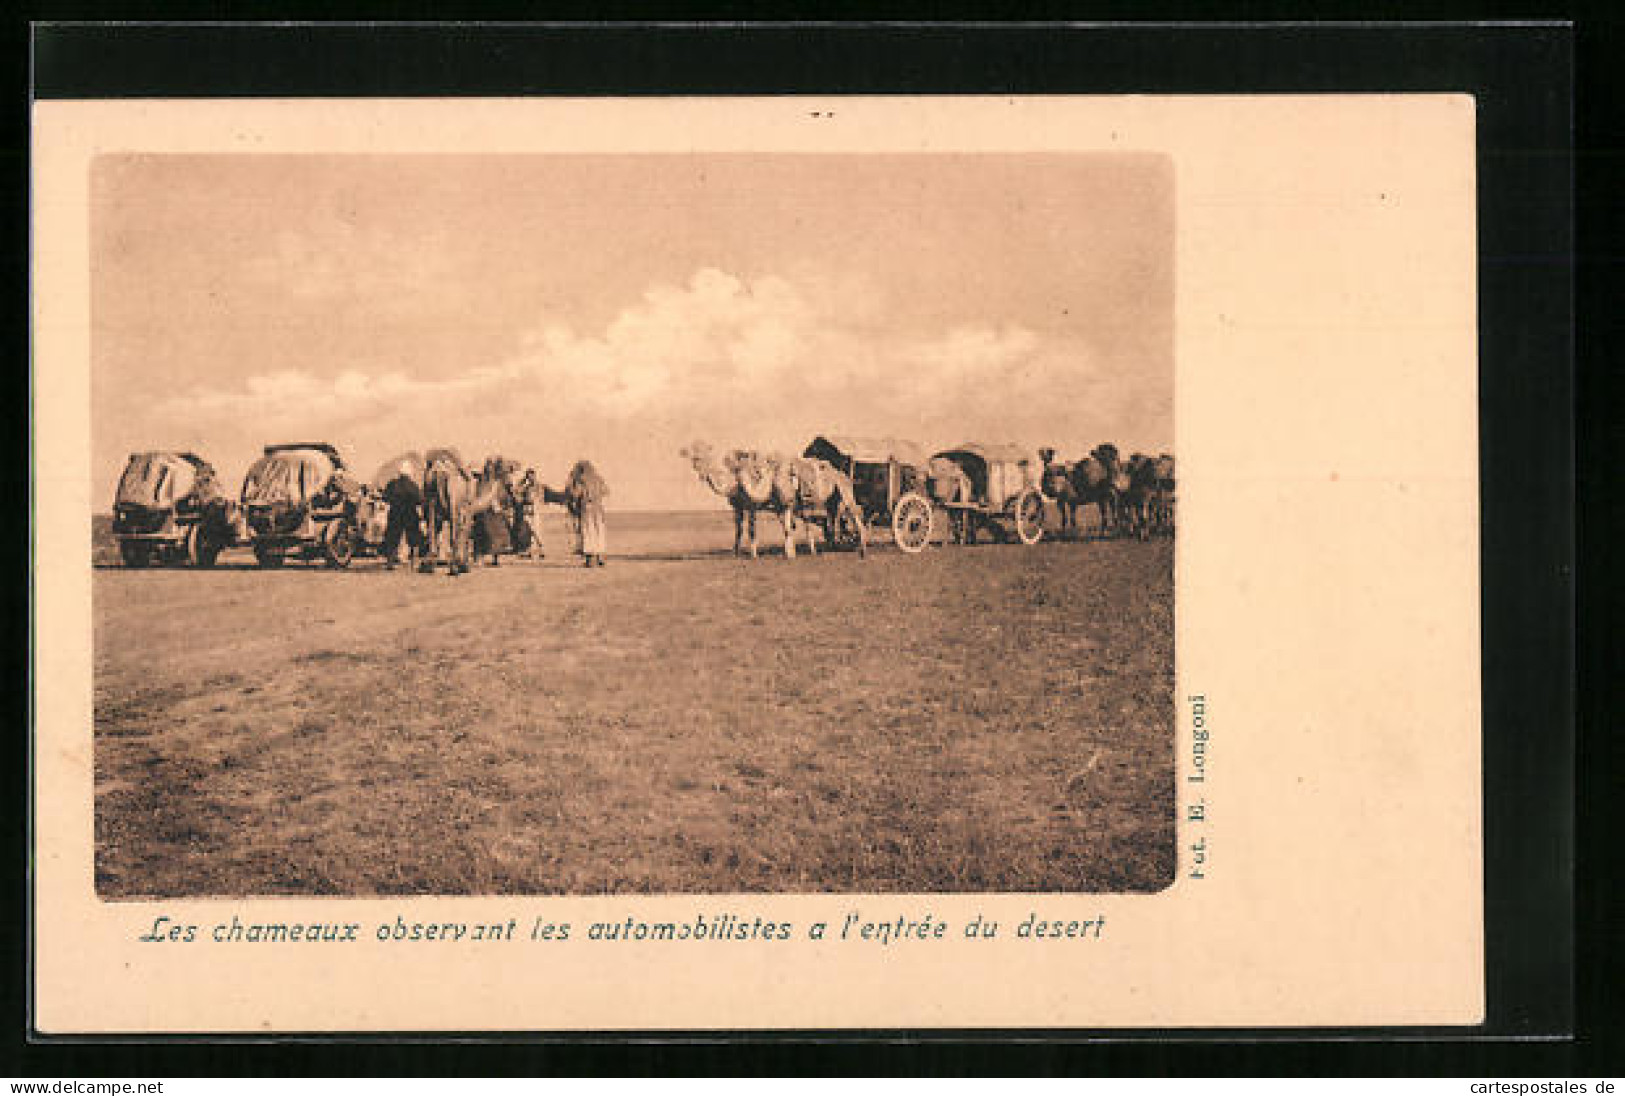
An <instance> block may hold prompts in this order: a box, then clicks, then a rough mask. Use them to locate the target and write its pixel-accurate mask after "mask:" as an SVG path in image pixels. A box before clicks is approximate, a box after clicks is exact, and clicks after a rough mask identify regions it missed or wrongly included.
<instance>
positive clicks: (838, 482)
mask: <svg viewBox="0 0 1625 1096" xmlns="http://www.w3.org/2000/svg"><path fill="white" fill-rule="evenodd" d="M790 473H791V475H792V476H793V477H794V479H795V485H796V516H797V517H798V518H799V519H801V522H802V524H803V525H805V526H806V528H807V551H808V552H810V553H811V554H812V555H815V556H816V555H817V554H818V544H817V541H816V536H817V534H816V533H815V532H814V526H817V525H822V526H823V527H824V533H825V535H826V536H827V537H828V538H829V540H830V543H832V544H833V543H834V542H835V539H836V537H837V535H838V534H839V532H840V528H841V522H842V521H843V520H844V521H845V522H846V523H847V525H848V527H849V528H851V529H853V530H855V531H856V532H857V537H858V558H859V559H865V558H867V557H868V555H869V531H868V529H867V527H865V525H864V523H863V511H862V510H860V509H859V508H858V497H857V493H856V492H855V491H853V489H852V479H851V477H850V476H848V475H847V474H846V473H845V472H843V471H841V470H840V469H839V468H837V467H835V466H834V465H833V464H831V463H829V462H828V461H826V460H820V459H818V458H817V457H799V458H797V459H796V460H793V461H791V462H790Z"/></svg>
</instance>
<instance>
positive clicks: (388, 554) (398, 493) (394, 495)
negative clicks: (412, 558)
mask: <svg viewBox="0 0 1625 1096" xmlns="http://www.w3.org/2000/svg"><path fill="white" fill-rule="evenodd" d="M384 502H386V503H388V505H389V524H388V525H387V526H386V527H385V528H384V558H385V559H386V560H387V561H388V563H387V564H386V566H388V567H389V569H390V570H394V569H395V565H396V564H397V563H399V562H400V550H401V538H402V537H403V536H404V537H405V538H406V544H407V547H408V548H409V549H410V550H411V551H413V552H414V553H416V554H417V555H422V554H423V519H422V512H423V489H422V488H421V487H419V486H418V482H417V480H415V479H413V478H412V477H411V476H409V475H407V474H406V473H405V472H402V473H401V474H400V475H398V476H396V477H395V478H394V479H392V480H390V481H389V484H388V485H387V486H386V487H385V488H384Z"/></svg>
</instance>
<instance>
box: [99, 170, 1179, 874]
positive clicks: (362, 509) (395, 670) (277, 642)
mask: <svg viewBox="0 0 1625 1096" xmlns="http://www.w3.org/2000/svg"><path fill="white" fill-rule="evenodd" d="M1178 185H1179V182H1178V179H1177V178H1176V173H1175V171H1174V165H1173V162H1172V159H1171V157H1169V156H1168V155H1167V154H1165V153H1160V152H1156V151H1106V152H1071V153H942V154H923V155H922V154H914V155H899V154H878V153H870V154H788V153H750V154H747V153H706V152H694V153H689V154H624V155H586V154H555V155H501V154H463V155H371V154H307V155H288V154H247V153H226V154H154V153H121V152H109V153H106V154H102V155H99V156H97V157H96V158H95V159H94V161H93V162H92V164H91V167H90V180H89V196H90V226H89V231H90V331H89V338H90V374H91V376H90V383H91V393H90V395H91V436H92V449H93V453H92V469H93V477H94V482H93V486H92V508H93V512H92V513H91V514H89V515H87V518H88V520H89V521H90V522H91V523H92V527H93V536H92V553H93V561H92V562H93V567H94V575H93V580H92V581H93V609H94V645H95V707H94V719H95V733H94V767H95V887H96V892H97V894H98V895H99V896H100V897H101V898H102V899H104V900H133V899H148V898H176V897H179V898H198V897H254V896H289V897H291V896H340V897H365V896H382V895H402V896H407V895H424V896H435V895H441V896H449V895H551V894H564V895H572V894H573V895H582V894H683V893H698V894H705V893H713V894H721V893H732V894H741V893H787V894H798V893H821V892H871V893H885V892H911V893H933V892H986V891H994V892H1021V891H1032V892H1155V891H1159V890H1161V889H1163V888H1165V887H1167V886H1168V885H1169V884H1170V883H1171V882H1172V881H1173V878H1174V874H1175V871H1176V860H1177V857H1176V852H1175V822H1176V819H1175V791H1176V789H1175V782H1176V777H1175V762H1176V757H1175V733H1174V727H1175V719H1176V705H1175V692H1174V619H1175V595H1174V554H1175V529H1176V525H1177V518H1176V513H1177V508H1176V505H1175V498H1176V482H1177V480H1176V474H1175V467H1176V466H1175V433H1174V426H1175V423H1174V415H1173V409H1174V300H1173V290H1174V279H1175V269H1174V261H1175V247H1174V242H1175V238H1174V232H1175V226H1174V205H1175V192H1176V189H1177V187H1178Z"/></svg>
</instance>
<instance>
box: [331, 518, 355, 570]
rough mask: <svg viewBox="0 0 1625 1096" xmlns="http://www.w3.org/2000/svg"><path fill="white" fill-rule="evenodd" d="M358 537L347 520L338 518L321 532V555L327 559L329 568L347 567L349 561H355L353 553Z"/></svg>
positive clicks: (353, 527)
mask: <svg viewBox="0 0 1625 1096" xmlns="http://www.w3.org/2000/svg"><path fill="white" fill-rule="evenodd" d="M359 539H360V538H359V535H358V534H357V532H356V527H355V526H354V525H352V524H351V523H350V521H349V519H347V518H339V519H337V520H336V521H333V522H330V523H329V524H328V526H327V528H326V529H324V530H322V554H323V555H325V556H326V557H327V565H328V566H329V567H339V568H343V567H348V566H350V561H351V560H353V559H355V552H356V546H357V543H356V542H357V541H358V540H359Z"/></svg>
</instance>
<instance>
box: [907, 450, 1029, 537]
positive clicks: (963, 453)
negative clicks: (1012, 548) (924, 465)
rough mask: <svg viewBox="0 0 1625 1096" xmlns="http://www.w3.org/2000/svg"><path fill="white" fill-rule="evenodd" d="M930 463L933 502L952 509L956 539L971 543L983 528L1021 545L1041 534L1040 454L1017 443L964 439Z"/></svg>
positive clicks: (951, 526) (935, 456) (951, 516)
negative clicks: (994, 443)
mask: <svg viewBox="0 0 1625 1096" xmlns="http://www.w3.org/2000/svg"><path fill="white" fill-rule="evenodd" d="M928 467H929V470H930V472H931V478H930V484H931V494H932V501H933V502H935V503H936V505H938V506H940V507H942V508H943V509H944V510H946V511H947V512H948V515H949V528H950V530H951V532H952V535H953V539H954V542H955V543H958V544H970V543H973V542H974V541H975V540H976V535H977V533H978V532H979V531H980V530H982V529H987V530H989V531H990V532H992V533H993V535H994V536H996V537H998V538H999V539H1001V540H1009V539H1011V538H1012V537H1013V538H1014V539H1016V540H1019V541H1020V542H1021V543H1023V544H1036V543H1038V541H1039V540H1040V539H1042V538H1043V536H1044V497H1043V495H1042V494H1040V493H1039V490H1038V482H1039V477H1040V475H1041V474H1042V471H1043V465H1042V464H1041V463H1040V462H1039V460H1038V457H1037V455H1036V454H1033V453H1028V452H1027V451H1026V450H1024V449H1022V448H1021V447H1020V446H1016V445H984V444H981V443H978V442H966V443H965V444H963V445H960V446H956V447H954V448H952V449H944V450H942V451H941V452H940V453H937V454H935V455H934V456H933V457H932V458H931V460H930V463H929V465H928Z"/></svg>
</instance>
